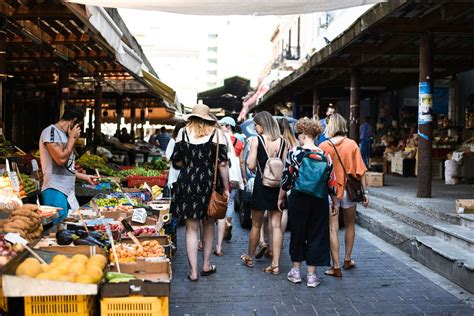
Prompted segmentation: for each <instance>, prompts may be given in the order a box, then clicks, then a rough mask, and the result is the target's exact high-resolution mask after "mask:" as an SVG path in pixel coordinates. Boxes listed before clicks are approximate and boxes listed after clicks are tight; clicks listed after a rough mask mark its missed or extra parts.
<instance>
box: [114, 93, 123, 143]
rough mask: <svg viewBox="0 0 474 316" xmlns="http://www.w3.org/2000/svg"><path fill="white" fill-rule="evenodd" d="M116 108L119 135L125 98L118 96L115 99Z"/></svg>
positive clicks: (118, 133)
mask: <svg viewBox="0 0 474 316" xmlns="http://www.w3.org/2000/svg"><path fill="white" fill-rule="evenodd" d="M115 109H116V111H117V135H120V123H121V122H122V117H123V98H122V97H118V98H117V100H116V101H115Z"/></svg>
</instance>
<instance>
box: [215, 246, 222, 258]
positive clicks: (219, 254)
mask: <svg viewBox="0 0 474 316" xmlns="http://www.w3.org/2000/svg"><path fill="white" fill-rule="evenodd" d="M214 255H215V256H218V257H222V256H223V255H224V253H223V252H222V250H221V251H219V252H218V251H217V247H216V249H214Z"/></svg>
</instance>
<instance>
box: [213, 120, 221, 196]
mask: <svg viewBox="0 0 474 316" xmlns="http://www.w3.org/2000/svg"><path fill="white" fill-rule="evenodd" d="M215 133H216V130H215V129H214V132H213V133H212V136H211V140H212V138H213V137H214V134H215ZM219 138H220V137H219V133H217V143H216V159H215V161H214V179H213V180H212V190H213V191H215V190H216V181H217V160H218V159H219Z"/></svg>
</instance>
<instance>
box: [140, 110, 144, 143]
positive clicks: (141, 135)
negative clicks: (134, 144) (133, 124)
mask: <svg viewBox="0 0 474 316" xmlns="http://www.w3.org/2000/svg"><path fill="white" fill-rule="evenodd" d="M140 124H141V125H140V126H141V127H140V139H141V140H144V139H145V127H143V125H144V124H145V109H144V108H141V110H140Z"/></svg>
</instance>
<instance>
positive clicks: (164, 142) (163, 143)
mask: <svg viewBox="0 0 474 316" xmlns="http://www.w3.org/2000/svg"><path fill="white" fill-rule="evenodd" d="M160 131H161V133H159V134H158V135H157V136H156V138H157V140H158V142H159V143H160V148H161V150H163V151H166V147H167V146H168V143H169V142H170V139H171V136H170V134H168V132H167V131H166V127H164V126H162V127H161V130H160Z"/></svg>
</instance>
